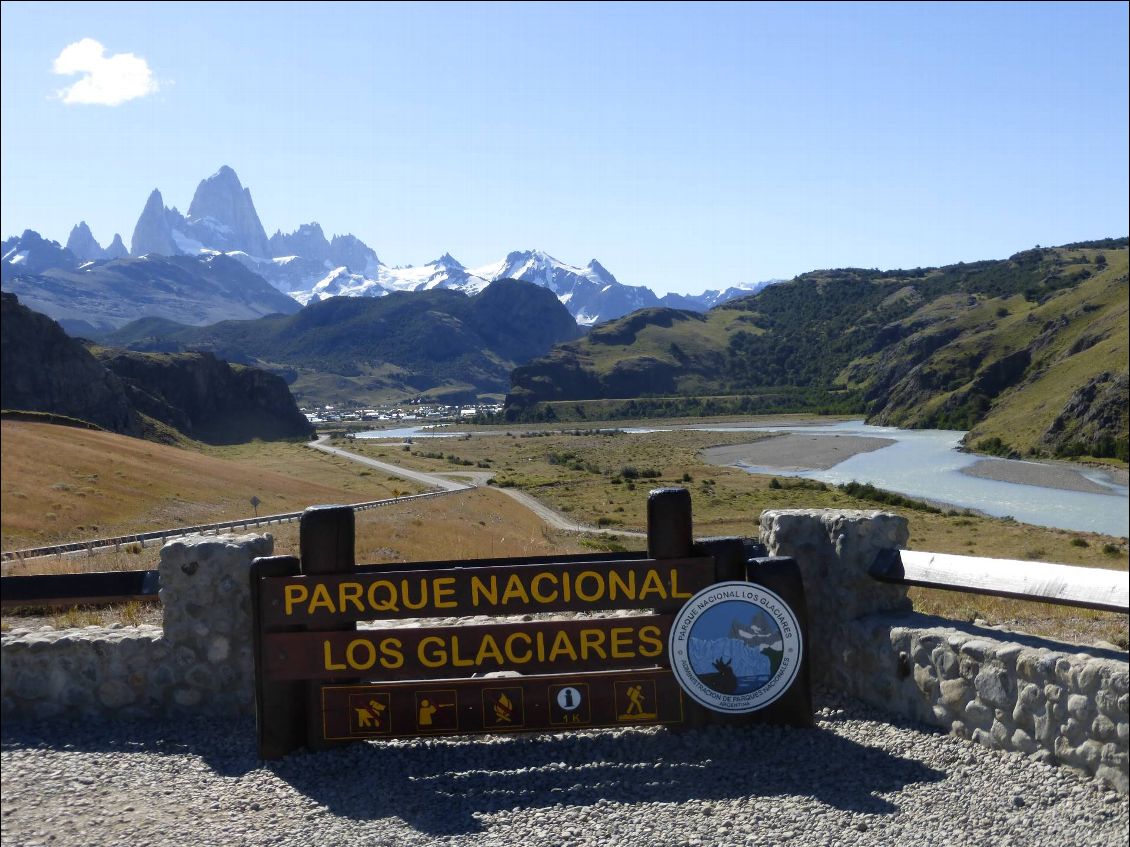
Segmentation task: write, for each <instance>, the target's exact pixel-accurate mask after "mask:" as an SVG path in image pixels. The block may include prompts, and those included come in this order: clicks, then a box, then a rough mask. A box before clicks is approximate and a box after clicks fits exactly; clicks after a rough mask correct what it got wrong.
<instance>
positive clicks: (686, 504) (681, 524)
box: [647, 488, 694, 559]
mask: <svg viewBox="0 0 1130 847" xmlns="http://www.w3.org/2000/svg"><path fill="white" fill-rule="evenodd" d="M692 533H693V530H692V526H691V493H690V492H689V491H687V489H685V488H656V489H655V490H653V491H652V492H651V493H649V494H648V495H647V555H648V557H649V558H652V559H681V558H685V557H687V556H690V555H691V551H692V549H693V546H694V544H693V535H692Z"/></svg>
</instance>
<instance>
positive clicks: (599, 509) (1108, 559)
mask: <svg viewBox="0 0 1130 847" xmlns="http://www.w3.org/2000/svg"><path fill="white" fill-rule="evenodd" d="M5 426H7V424H6V425H5ZM6 433H7V430H5V437H6ZM750 440H751V436H750V434H749V433H718V432H714V433H704V432H689V431H682V432H663V433H652V434H649V435H646V436H632V435H623V434H621V435H616V436H610V435H601V434H596V433H586V434H581V435H566V434H553V435H549V436H542V437H524V438H523V437H517V435H515V437H510V436H507V435H496V436H486V437H481V438H480V437H476V438H472V439H469V440H459V439H442V440H441V439H436V440H427V441H425V440H424V439H420V440H418V441H417V442H416V444H414V445H412V447H411V449H410V450H407V451H405V450H404V449H402V448H401V446H399V445H394V444H380V443H376V442H366V441H362V440H357V441H353V442H350V443H349V444H348V445H347V446H348V447H349V449H351V450H353V451H355V452H358V453H363V454H365V455H369V456H372V457H374V458H380V459H384V460H386V461H391V462H396V463H400V464H403V465H404V466H405V467H411V468H415V469H420V470H430V471H440V472H451V471H458V470H474V471H478V470H481V468H478V467H477V465H478V463H482V464H485V465H487V466H488V469H489V470H490V471H491V472H493V474H494V476H495V478H496V479H498V480H510V481H512V482H514V484H515V485H517V486H519V487H521V488H522V489H523V490H525V491H528V492H529V493H531V494H533V495H534V496H536V497H538V498H539V499H540V500H542V501H544V502H546V503H547V504H549V505H551V506H553V507H555V508H557V509H560V510H561V511H563V512H566V513H567V514H569V515H570V516H571V517H572V518H574V519H575V520H576V521H578V522H579V523H588V524H593V525H595V524H598V523H603V524H604V525H606V526H613V527H616V526H623V528H625V529H635V530H643V529H645V528H646V505H647V491H648V489H650V488H653V487H656V486H659V485H672V484H673V485H684V486H686V487H687V488H688V489H690V491H691V494H692V499H693V504H694V523H695V534H696V535H697V536H699V537H702V536H708V535H742V536H753V537H756V535H757V533H758V524H759V519H760V515H761V512H762V510H763V509H768V508H849V509H872V508H881V507H877V506H876V505H875V504H872V503H869V502H866V501H861V500H858V499H856V498H853V497H850V496H848V495H846V494H844V493H843V492H841V491H838V490H835V489H826V490H821V489H820V488H819V487H818V486H815V485H806V484H804V483H802V482H795V481H785V482H784V484H785V487H783V488H772V487H770V483H771V480H772V478H771V477H765V476H753V475H750V474H747V473H744V472H743V471H740V470H737V469H734V468H721V467H716V466H713V465H707V464H704V463H703V461H702V460H701V459H700V458H699V453H700V451H701V450H702V449H703V448H704V447H707V446H712V445H716V444H734V443H743V442H748V441H750ZM143 444H144V443H143ZM147 446H149V447H152V445H147ZM6 450H7V448H5V452H6ZM225 451H226V452H227V454H228V458H227V461H231V462H234V461H237V460H238V461H240V462H243V461H247V462H251V461H254V459H255V457H257V456H258V457H262V456H264V455H267V456H268V458H267V459H264V461H265V462H278V463H280V464H279V466H280V467H285V466H286V462H287V461H288V458H287V457H288V454H287V453H286V452H285V450H280V452H279V453H278V454H277V455H276V454H273V453H269V452H267V451H259V450H258V449H257V448H256V447H255V446H251V447H244V448H224V450H223V451H218V450H217V451H212V450H210V451H208V452H209V454H210V455H209V456H207V457H205V458H212V459H215V458H216V455H215V454H217V453H222V452H225ZM243 451H246V454H247V455H246V456H240V455H239V454H240V453H241V452H243ZM178 452H183V451H178ZM312 452H313V451H306V453H312ZM423 453H442V454H443V457H442V458H427V457H425V456H423V455H420V454H423ZM568 454H572V458H567V456H568ZM189 455H193V454H189ZM449 455H454V456H456V457H458V458H459V459H460V460H466V461H468V462H470V463H471V465H470V467H465V466H462V465H460V466H458V467H457V466H455V465H453V464H452V463H451V461H449V460H448V458H447V456H449ZM197 458H200V457H197ZM342 461H344V460H342ZM586 466H587V467H586ZM626 466H633V467H635V468H636V470H637V471H640V472H643V471H650V470H655V471H658V473H659V476H658V477H656V478H649V479H643V478H637V479H636V480H635V481H634V482H633V481H631V480H627V479H624V477H623V469H624V468H625V467H626ZM6 467H7V459H5V468H6ZM617 476H619V478H620V482H619V483H613V481H612V480H613V479H614V478H616V477H617ZM388 484H389V485H392V484H393V483H388ZM405 485H406V484H405ZM5 490H7V489H5ZM338 499H339V501H340V499H342V498H338ZM355 499H362V498H360V497H358V498H355ZM299 508H300V507H299ZM888 510H889V511H894V512H897V513H900V514H903V515H905V516H906V517H907V518H908V520H909V525H910V530H911V541H910V547H911V548H913V549H918V550H930V551H934V552H939V553H959V554H967V555H976V556H988V557H993V558H1012V559H1040V560H1044V561H1052V562H1061V563H1064V564H1074V565H1084V566H1089V567H1104V568H1113V569H1119V570H1126V569H1127V546H1126V543H1125V540H1124V539H1116V538H1110V537H1108V536H1101V535H1096V534H1092V533H1081V532H1067V531H1064V530H1056V529H1047V528H1041V527H1033V526H1029V525H1026V524H1018V523H1015V522H1010V521H1004V520H999V519H993V518H985V517H980V516H973V515H963V514H950V515H936V514H929V513H925V512H921V511H916V510H912V509H900V508H894V509H888ZM278 511H283V510H282V509H279V510H278ZM5 519H6V518H5ZM147 528H148V527H147ZM270 532H271V533H272V534H273V535H274V536H275V538H276V552H278V553H280V554H288V553H289V554H294V555H297V524H289V525H283V526H273V527H271V528H270ZM605 543H606V541H605V540H602V539H599V538H584V537H578V536H575V535H571V534H568V533H557V532H553V531H550V530H548V529H547V528H546V527H545V526H544V524H542V523H541V522H540V520H538V519H537V518H536V517H535V516H533V515H532V514H531V513H530V512H528V511H527V510H526V509H524V508H522V507H521V506H520V505H519V504H517V503H515V502H514V501H512V500H511V499H510V498H508V497H506V496H505V495H504V494H502V493H501V492H497V491H491V490H489V489H486V490H478V491H475V492H469V493H460V494H453V495H448V496H445V497H439V498H435V499H430V500H424V501H419V502H414V503H407V504H402V505H398V506H394V507H389V508H384V509H376V510H372V511H369V512H362V513H359V514H358V519H357V560H358V561H359V562H400V561H426V560H435V559H442V558H447V557H454V558H486V557H490V556H516V555H554V554H564V553H569V552H576V551H579V550H583V549H592V548H593V546H594V545H595V546H599V545H601V544H605ZM623 543H624V546H626V547H627V548H629V549H638V548H640V547H642V546H643V544H642V541H641V540H639V539H631V540H627V541H624V542H623ZM613 549H614V547H613ZM1104 549H1105V550H1114V551H1115V552H1114V553H1113V554H1112V553H1110V552H1104ZM157 555H158V551H157V548H156V547H152V548H146V549H145V550H144V551H141V552H132V553H131V552H128V551H123V552H119V553H116V554H112V555H111V554H103V555H100V556H96V557H93V558H86V557H83V558H81V559H80V560H76V559H65V560H64V559H54V560H48V561H47V562H43V561H42V560H41V561H39V562H37V563H27V566H26V567H34V568H35V569H37V570H42V569H44V568H51V569H65V570H75V569H77V568H79V567H80V566H81V567H83V568H85V569H94V570H108V569H112V568H115V567H134V568H140V569H148V568H154V567H156V561H157ZM79 562H81V565H80V564H79ZM12 572H13V573H15V572H16V571H15V570H13V571H12ZM24 572H27V571H24ZM911 596H912V597H913V598H914V601H915V606H916V608H918V609H919V610H920V611H923V612H926V613H929V614H938V615H940V616H943V617H948V618H951V619H955V620H965V621H971V620H974V619H982V620H985V621H988V622H989V623H991V624H994V625H1006V626H1010V627H1013V628H1015V629H1018V630H1022V631H1026V632H1031V633H1034V634H1039V635H1046V636H1050V637H1055V638H1060V639H1063V640H1067V641H1079V642H1082V643H1090V642H1093V641H1094V640H1096V639H1102V640H1106V641H1110V642H1114V643H1117V644H1122V645H1125V644H1126V641H1127V621H1126V617H1125V616H1124V615H1116V614H1109V613H1100V612H1089V611H1081V610H1078V609H1071V608H1068V607H1060V606H1049V605H1046V604H1034V603H1023V602H1020V601H1012V600H1005V599H1000V598H992V597H979V596H975V595H969V594H962V593H958V592H940V591H923V590H918V589H915V590H913V591H912V593H911ZM111 619H113V618H111Z"/></svg>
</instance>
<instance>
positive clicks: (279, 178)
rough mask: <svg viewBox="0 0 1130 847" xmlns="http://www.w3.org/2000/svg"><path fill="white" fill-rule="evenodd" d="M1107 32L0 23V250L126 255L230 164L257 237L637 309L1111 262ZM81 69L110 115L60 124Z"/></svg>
mask: <svg viewBox="0 0 1130 847" xmlns="http://www.w3.org/2000/svg"><path fill="white" fill-rule="evenodd" d="M1127 8H1128V7H1127V4H1125V3H1109V4H1086V3H1072V4H1055V3H1036V4H1025V3H1009V4H1002V5H994V4H981V3H977V4H969V5H965V4H954V3H947V4H905V5H900V4H876V5H872V4H862V5H852V4H843V3H837V4H834V5H820V4H800V3H796V4H764V5H763V4H750V5H737V4H726V5H720V6H710V5H706V4H695V5H693V6H683V5H678V4H633V5H624V6H617V5H614V4H612V5H610V4H600V5H580V4H569V5H558V4H544V5H531V4H526V3H523V4H521V5H508V4H491V5H474V4H456V5H436V4H428V5H408V4H405V5H391V4H380V5H365V4H357V5H340V6H335V5H333V4H317V5H308V4H294V5H290V4H285V3H275V4H269V5H268V4H257V5H248V6H244V5H240V4H198V3H193V4H172V3H160V4H137V5H115V4H106V3H83V4H78V5H71V4H65V3H48V4H34V3H26V2H16V3H8V2H5V3H4V4H3V7H2V15H3V19H2V58H0V62H2V71H3V73H2V101H0V109H2V114H0V117H2V122H0V140H2V145H0V146H2V156H0V159H2V161H0V201H2V203H0V218H2V222H0V224H2V225H0V234H2V235H3V236H5V237H6V236H9V235H12V234H16V233H18V232H20V231H22V230H23V229H25V228H31V229H36V230H38V231H39V232H41V233H42V234H44V235H46V236H48V237H50V238H54V239H57V240H65V239H66V237H67V234H68V232H69V231H70V228H71V226H72V225H73V224H74V223H76V222H77V221H79V220H80V219H85V220H86V221H87V222H88V223H89V224H90V226H91V228H92V230H93V231H94V234H95V236H96V237H97V238H98V239H99V240H100V241H101V242H102V243H103V244H104V245H105V244H106V243H108V242H109V240H110V238H111V237H112V236H113V234H114V232H121V234H122V236H123V237H124V238H125V240H126V243H127V245H128V243H129V239H130V235H131V233H132V231H133V226H134V223H135V222H136V220H137V216H138V215H139V214H140V212H141V209H142V206H143V204H144V202H145V199H146V196H147V195H148V193H149V191H151V190H152V189H153V188H154V187H157V188H160V189H161V192H162V194H163V195H164V198H165V202H166V204H168V205H175V206H177V207H179V208H180V209H181V210H182V211H184V210H186V209H187V207H188V204H189V202H190V200H191V198H192V193H193V190H194V189H195V186H196V183H197V182H199V180H200V179H202V178H204V177H206V176H208V175H210V174H212V173H213V172H215V171H216V170H217V169H218V168H219V166H220V165H222V164H228V165H231V166H232V167H233V168H235V170H236V172H237V173H238V174H239V176H240V179H241V180H242V182H243V184H244V185H246V186H249V187H250V189H251V192H252V196H253V198H254V200H255V204H256V208H257V209H258V211H259V215H260V217H261V218H262V220H263V225H264V227H265V228H266V229H267V232H268V234H270V233H271V232H273V231H274V230H275V229H277V228H281V229H283V230H284V231H291V230H293V229H294V228H296V227H297V226H298V225H300V224H302V223H305V222H307V221H310V220H318V221H319V222H321V224H322V226H323V228H324V229H325V230H326V233H327V235H330V234H332V233H335V232H336V233H343V232H352V233H354V234H356V235H358V236H359V237H361V238H362V239H363V240H364V241H365V242H366V243H368V244H369V245H370V246H372V247H373V248H374V249H375V250H376V251H377V254H378V255H379V256H380V257H381V258H382V260H383V261H385V262H386V263H388V264H419V263H422V262H426V261H429V260H431V259H434V258H436V257H437V256H439V255H440V254H442V253H444V252H445V251H449V252H451V254H452V255H454V256H455V257H456V258H458V259H459V260H460V261H462V262H463V263H464V264H466V265H470V266H474V265H479V264H485V263H487V262H489V261H493V260H496V259H498V258H501V257H502V256H503V255H504V254H505V253H507V252H509V251H510V250H517V249H528V248H540V249H543V250H545V251H547V252H549V253H550V254H552V255H554V256H556V257H557V258H559V259H561V260H563V261H566V262H570V263H573V264H584V263H585V262H587V261H588V260H589V259H591V258H597V259H599V260H600V261H601V262H602V263H603V264H604V265H605V266H606V267H607V268H608V269H609V270H611V271H612V272H613V273H614V274H615V275H616V276H617V278H618V279H619V280H620V281H621V282H625V283H630V284H645V285H649V286H651V287H652V288H654V289H655V290H656V291H657V292H659V293H663V292H666V291H692V292H697V291H701V290H703V289H705V288H717V287H724V286H727V285H732V284H735V283H737V282H740V281H746V282H752V281H755V280H761V279H769V278H776V277H791V276H793V275H795V274H797V273H801V272H803V271H806V270H812V269H815V268H823V267H842V266H849V265H851V266H861V267H880V268H892V267H914V266H920V265H921V266H926V265H933V264H943V263H948V262H956V261H962V260H964V261H969V260H974V259H981V258H1000V257H1004V256H1007V255H1009V254H1011V253H1013V252H1015V251H1017V250H1021V249H1025V248H1028V247H1031V246H1033V245H1034V244H1044V245H1048V244H1059V243H1065V242H1069V241H1074V240H1080V239H1088V238H1102V237H1106V236H1121V235H1126V234H1127V232H1128V231H1130V220H1128V217H1130V215H1128V199H1127V185H1128V181H1130V175H1128V173H1127V160H1128V138H1127V126H1128V122H1130V118H1128V114H1127V103H1128V99H1130V92H1128V88H1127V79H1128V77H1130V67H1128V48H1127V43H1128V38H1130V31H1128V24H1127ZM83 39H93V40H94V41H97V42H99V43H100V44H101V45H102V46H103V47H104V48H105V55H104V56H103V57H102V60H105V61H112V62H113V64H102V65H99V66H98V67H99V68H117V69H118V70H120V71H122V72H123V73H125V72H126V71H130V70H131V69H132V70H137V64H136V62H133V60H132V59H131V58H130V57H129V56H126V57H124V58H119V59H112V57H115V56H119V57H120V55H121V54H132V56H133V57H136V58H137V59H138V60H142V61H143V62H144V65H143V66H141V67H142V70H143V71H145V69H146V68H147V71H145V74H142V76H141V77H139V76H138V75H137V74H133V76H131V77H130V78H129V79H128V80H127V82H126V83H123V84H124V85H125V86H126V87H125V88H123V89H121V90H120V91H119V92H118V95H117V96H120V97H123V98H125V97H131V98H132V99H125V100H124V102H120V103H118V104H117V105H100V104H91V103H85V102H76V100H77V101H81V100H82V99H83V97H84V96H86V95H84V94H83V93H82V89H76V90H75V91H73V92H72V93H71V94H70V95H69V96H68V95H66V94H60V92H61V91H64V90H65V89H67V88H68V86H71V85H73V84H74V83H76V82H79V81H80V80H82V78H83V74H82V72H81V71H80V72H78V73H76V74H72V75H65V74H59V73H55V72H54V70H53V68H54V66H55V63H56V61H57V60H59V59H60V57H61V54H63V51H64V49H65V48H68V46H69V45H76V44H82V43H86V44H87V46H89V43H88V42H83ZM79 53H83V55H86V54H87V53H89V51H85V52H84V51H83V49H82V48H75V49H74V50H72V51H71V53H70V54H68V55H69V56H70V57H71V59H70V60H69V61H64V62H63V67H64V69H67V68H69V69H71V70H74V68H75V67H76V66H77V67H85V66H84V65H83V60H81V59H76V56H78V54H79ZM95 53H97V51H95ZM95 58H96V59H97V56H96V57H95ZM86 61H87V62H88V64H89V62H90V61H93V60H90V59H87V60H86ZM131 62H132V64H131ZM146 74H147V75H146ZM126 75H127V76H128V74H126ZM115 84H116V83H115ZM84 85H86V86H87V89H86V90H87V91H89V88H90V83H84ZM95 99H97V98H95ZM68 100H69V102H68Z"/></svg>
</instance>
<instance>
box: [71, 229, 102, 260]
mask: <svg viewBox="0 0 1130 847" xmlns="http://www.w3.org/2000/svg"><path fill="white" fill-rule="evenodd" d="M67 249H68V250H70V251H71V252H72V253H74V254H75V256H76V257H77V258H78V259H79V260H81V261H84V262H85V261H97V260H98V259H104V258H105V257H106V251H105V250H103V249H102V245H101V244H99V243H98V239H96V238H95V237H94V233H92V232H91V231H90V227H89V226H87V225H86V221H79V222H78V223H77V224H75V225H74V227H73V228H72V229H71V234H70V236H69V237H68V238H67Z"/></svg>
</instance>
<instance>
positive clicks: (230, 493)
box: [0, 420, 421, 550]
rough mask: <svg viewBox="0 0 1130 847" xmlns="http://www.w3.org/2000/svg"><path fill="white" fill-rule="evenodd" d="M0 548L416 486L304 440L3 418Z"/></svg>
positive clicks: (295, 507)
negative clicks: (164, 436)
mask: <svg viewBox="0 0 1130 847" xmlns="http://www.w3.org/2000/svg"><path fill="white" fill-rule="evenodd" d="M0 454H2V476H0V510H2V512H3V516H2V518H0V535H2V538H3V546H4V548H5V549H9V550H10V549H13V548H18V547H26V546H32V545H40V544H50V543H53V542H59V541H78V540H82V539H85V538H99V537H107V536H114V535H125V534H129V533H133V532H144V531H146V530H153V529H163V528H166V527H175V526H177V525H191V524H200V523H211V522H215V521H223V520H231V519H235V518H243V517H248V516H250V515H252V514H253V513H254V512H253V509H252V506H251V504H250V502H249V501H250V498H251V497H252V496H255V497H258V498H259V500H260V501H261V503H260V505H259V514H261V515H264V514H275V513H280V512H296V511H300V510H302V509H303V508H305V507H306V506H308V505H311V504H316V503H353V502H359V501H363V500H380V499H384V498H388V497H393V496H395V495H396V494H397V493H415V492H417V491H419V490H421V489H420V486H418V485H414V484H413V483H409V482H405V481H403V480H399V479H392V480H390V479H389V478H388V477H387V476H385V475H384V474H381V473H380V472H378V471H373V470H371V469H367V468H362V467H359V466H358V465H356V464H355V463H350V462H347V461H346V460H344V459H338V458H336V457H333V456H328V455H325V454H323V453H320V452H317V451H314V450H310V449H309V448H307V447H305V446H303V445H301V444H292V443H285V442H275V443H255V444H249V445H241V446H240V447H235V448H201V449H199V450H186V449H181V448H177V447H168V446H164V445H161V444H154V443H152V442H149V441H142V440H139V439H136V438H128V437H126V436H122V435H115V434H113V433H108V432H98V431H94V430H87V429H77V428H73V427H65V426H56V425H53V424H41V423H26V422H21V421H9V420H5V421H3V422H0Z"/></svg>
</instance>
